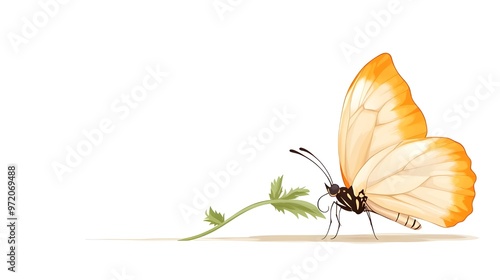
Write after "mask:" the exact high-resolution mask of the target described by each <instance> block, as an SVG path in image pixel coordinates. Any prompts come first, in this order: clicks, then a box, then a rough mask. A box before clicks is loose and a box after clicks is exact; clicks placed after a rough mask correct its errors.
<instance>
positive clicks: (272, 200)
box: [179, 199, 290, 241]
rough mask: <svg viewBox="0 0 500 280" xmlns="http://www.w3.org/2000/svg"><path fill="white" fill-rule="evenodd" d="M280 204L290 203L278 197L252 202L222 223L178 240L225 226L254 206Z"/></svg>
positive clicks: (204, 233)
mask: <svg viewBox="0 0 500 280" xmlns="http://www.w3.org/2000/svg"><path fill="white" fill-rule="evenodd" d="M271 203H273V204H280V203H290V201H289V200H280V199H271V200H264V201H260V202H257V203H254V204H251V205H248V206H247V207H245V208H243V209H241V210H240V211H238V212H236V214H234V215H232V216H231V217H229V218H228V219H227V220H225V221H224V222H223V223H222V224H220V225H218V226H215V227H213V228H211V229H209V230H207V231H205V232H202V233H200V234H197V235H193V236H191V237H186V238H182V239H179V241H188V240H194V239H197V238H200V237H203V236H205V235H207V234H210V233H212V232H214V231H216V230H218V229H219V228H221V227H223V226H225V225H226V224H227V223H229V222H230V221H232V220H234V219H236V218H237V217H238V216H240V215H241V214H243V213H245V212H248V211H250V210H252V209H254V208H257V207H259V206H262V205H266V204H271Z"/></svg>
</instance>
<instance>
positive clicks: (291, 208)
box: [271, 200, 325, 219]
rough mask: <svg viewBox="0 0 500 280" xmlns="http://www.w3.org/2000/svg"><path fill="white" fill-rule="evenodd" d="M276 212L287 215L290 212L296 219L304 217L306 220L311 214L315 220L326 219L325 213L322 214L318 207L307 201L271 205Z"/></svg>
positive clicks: (286, 201) (287, 201) (285, 201)
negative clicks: (317, 218)
mask: <svg viewBox="0 0 500 280" xmlns="http://www.w3.org/2000/svg"><path fill="white" fill-rule="evenodd" d="M271 204H272V205H273V206H274V208H276V210H278V211H279V212H282V213H285V211H288V212H290V213H292V214H294V215H295V217H297V218H298V217H299V215H300V216H303V217H305V218H308V217H307V214H309V215H310V216H311V217H313V218H315V219H316V217H320V218H323V219H324V218H325V216H323V213H321V212H320V211H319V210H318V208H317V207H316V205H313V204H311V203H309V202H307V201H303V200H284V202H281V203H271Z"/></svg>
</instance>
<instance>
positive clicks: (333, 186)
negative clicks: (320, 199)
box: [325, 183, 340, 196]
mask: <svg viewBox="0 0 500 280" xmlns="http://www.w3.org/2000/svg"><path fill="white" fill-rule="evenodd" d="M325 187H326V191H327V192H328V194H329V195H330V196H336V195H337V194H338V193H339V191H340V187H339V185H337V184H331V185H330V186H328V185H327V184H326V183H325Z"/></svg>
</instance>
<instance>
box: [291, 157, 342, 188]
mask: <svg viewBox="0 0 500 280" xmlns="http://www.w3.org/2000/svg"><path fill="white" fill-rule="evenodd" d="M301 149H302V148H301ZM290 152H291V153H294V154H298V155H301V156H303V157H305V158H307V159H308V160H309V161H310V162H312V163H314V164H315V165H316V166H317V167H318V168H319V169H320V170H321V172H323V174H325V176H326V179H328V182H330V185H333V181H332V179H331V178H330V177H328V175H327V173H325V171H324V170H323V168H321V166H319V165H318V164H317V163H316V162H314V160H312V159H310V158H308V157H307V156H305V155H304V154H302V153H301V152H297V151H296V150H294V149H291V150H290ZM326 172H328V170H327V171H326Z"/></svg>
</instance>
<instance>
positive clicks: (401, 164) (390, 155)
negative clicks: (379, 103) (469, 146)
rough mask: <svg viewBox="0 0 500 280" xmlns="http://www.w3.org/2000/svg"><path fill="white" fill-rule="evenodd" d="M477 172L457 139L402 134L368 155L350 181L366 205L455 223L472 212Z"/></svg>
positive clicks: (444, 223)
mask: <svg viewBox="0 0 500 280" xmlns="http://www.w3.org/2000/svg"><path fill="white" fill-rule="evenodd" d="M475 181H476V175H475V174H474V172H473V171H472V169H471V161H470V159H469V157H468V155H467V154H466V152H465V149H464V148H463V147H462V145H460V144H459V143H457V142H455V141H453V140H451V139H448V138H439V137H434V138H422V139H412V140H405V141H403V142H401V143H399V144H396V145H393V146H391V147H388V148H386V149H384V150H382V151H381V152H379V153H377V154H376V155H374V156H373V157H372V158H370V159H369V160H368V161H367V162H366V164H364V166H363V167H362V169H361V170H360V171H359V173H358V174H357V175H356V178H355V180H354V182H353V191H354V193H358V192H360V191H361V190H364V193H365V194H366V196H367V197H368V202H369V203H368V205H370V203H374V204H376V205H378V206H380V207H382V208H385V209H388V210H390V211H392V212H396V213H402V214H405V215H409V216H411V217H415V218H420V219H423V220H426V221H429V222H432V223H434V224H437V225H439V226H442V227H450V226H454V225H455V224H457V223H458V222H461V221H463V220H464V219H465V218H466V217H467V216H468V215H469V214H470V213H471V212H472V201H473V199H474V196H475V192H474V183H475Z"/></svg>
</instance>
